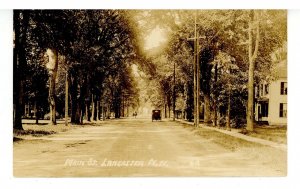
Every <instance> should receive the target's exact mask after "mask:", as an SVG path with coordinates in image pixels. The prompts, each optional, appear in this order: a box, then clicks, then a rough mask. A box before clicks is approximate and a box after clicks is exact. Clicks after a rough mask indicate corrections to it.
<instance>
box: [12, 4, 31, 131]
mask: <svg viewBox="0 0 300 189" xmlns="http://www.w3.org/2000/svg"><path fill="white" fill-rule="evenodd" d="M21 13H22V17H23V19H21ZM13 20H14V34H15V46H14V53H13V75H14V78H13V80H14V81H13V90H14V91H13V104H14V106H13V128H14V129H18V130H23V126H22V112H23V80H24V71H25V69H26V64H27V62H26V55H25V46H24V45H25V44H26V32H27V27H28V24H29V15H28V13H27V12H25V11H20V10H14V14H13ZM21 28H22V29H21Z"/></svg>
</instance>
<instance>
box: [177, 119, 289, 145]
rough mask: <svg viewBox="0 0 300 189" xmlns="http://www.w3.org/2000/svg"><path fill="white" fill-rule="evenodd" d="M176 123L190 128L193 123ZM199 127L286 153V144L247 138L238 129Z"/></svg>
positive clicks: (179, 120) (202, 125)
mask: <svg viewBox="0 0 300 189" xmlns="http://www.w3.org/2000/svg"><path fill="white" fill-rule="evenodd" d="M176 121H178V122H181V123H184V124H188V125H192V126H193V125H194V123H193V122H188V121H185V120H181V119H176ZM200 126H201V128H205V129H210V130H214V131H217V132H221V133H224V134H227V135H230V136H233V137H236V138H240V139H243V140H246V141H249V142H254V143H258V144H262V145H266V146H270V147H273V148H277V149H280V150H284V151H287V145H286V144H279V143H276V142H272V141H269V140H264V139H260V138H256V137H251V136H247V135H244V134H241V133H239V131H240V130H239V129H231V131H227V130H224V129H218V128H216V127H208V126H205V125H204V124H200Z"/></svg>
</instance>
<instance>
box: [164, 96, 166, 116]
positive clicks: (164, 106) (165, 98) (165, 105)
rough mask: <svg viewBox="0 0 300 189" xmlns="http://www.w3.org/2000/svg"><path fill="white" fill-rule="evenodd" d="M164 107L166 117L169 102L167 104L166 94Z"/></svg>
mask: <svg viewBox="0 0 300 189" xmlns="http://www.w3.org/2000/svg"><path fill="white" fill-rule="evenodd" d="M164 109H165V118H167V104H166V95H164Z"/></svg>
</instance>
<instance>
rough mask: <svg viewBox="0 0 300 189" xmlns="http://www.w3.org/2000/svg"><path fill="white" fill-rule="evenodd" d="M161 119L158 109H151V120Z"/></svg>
mask: <svg viewBox="0 0 300 189" xmlns="http://www.w3.org/2000/svg"><path fill="white" fill-rule="evenodd" d="M153 120H156V121H157V120H161V115H160V110H152V121H153Z"/></svg>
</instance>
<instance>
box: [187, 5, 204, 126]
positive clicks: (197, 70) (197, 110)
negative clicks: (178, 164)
mask: <svg viewBox="0 0 300 189" xmlns="http://www.w3.org/2000/svg"><path fill="white" fill-rule="evenodd" d="M194 36H195V37H194V38H188V41H193V42H194V66H193V67H194V126H195V127H199V114H200V78H201V76H200V61H199V60H200V58H199V53H200V48H199V39H200V38H205V36H199V35H198V32H197V11H195V24H194Z"/></svg>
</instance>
